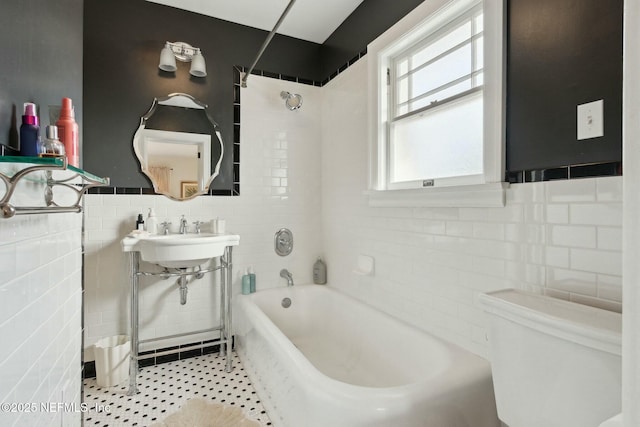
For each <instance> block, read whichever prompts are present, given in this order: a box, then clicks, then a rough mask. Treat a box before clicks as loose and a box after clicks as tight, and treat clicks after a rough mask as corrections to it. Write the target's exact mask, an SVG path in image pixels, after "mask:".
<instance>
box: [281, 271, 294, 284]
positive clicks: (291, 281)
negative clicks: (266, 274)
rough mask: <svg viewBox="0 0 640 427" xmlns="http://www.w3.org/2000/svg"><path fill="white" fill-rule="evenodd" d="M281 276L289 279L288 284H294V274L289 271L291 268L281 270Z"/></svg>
mask: <svg viewBox="0 0 640 427" xmlns="http://www.w3.org/2000/svg"><path fill="white" fill-rule="evenodd" d="M280 277H282V278H284V279H287V286H293V276H292V275H291V273H289V270H287V269H286V268H283V269H282V270H280Z"/></svg>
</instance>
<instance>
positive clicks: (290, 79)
mask: <svg viewBox="0 0 640 427" xmlns="http://www.w3.org/2000/svg"><path fill="white" fill-rule="evenodd" d="M366 54H367V49H364V50H363V51H362V52H360V53H358V54H357V55H355V56H354V57H353V58H351V59H350V60H349V61H347V62H345V63H344V64H343V65H342V66H341V67H339V68H338V69H337V70H335V71H333V72H332V73H331V74H330V75H329V77H327V78H325V79H322V80H312V79H305V78H302V77H295V76H289V75H286V74H279V73H273V72H271V71H266V70H257V69H255V68H254V69H253V70H252V71H251V75H252V76H261V77H269V78H272V79H277V80H285V81H288V82H294V83H300V84H303V85H308V86H318V87H322V86H324V85H326V84H327V83H329V82H330V81H331V80H333V79H334V78H336V77H337V76H338V75H339V74H340V73H342V72H344V71H345V70H346V69H347V68H349V67H350V66H352V65H353V64H355V63H356V62H358V60H359V59H360V58H362V57H363V56H365V55H366ZM235 68H236V69H237V70H238V71H239V72H240V73H245V72H247V69H248V68H247V67H242V66H237V67H235ZM237 81H238V83H237V84H238V85H239V80H237Z"/></svg>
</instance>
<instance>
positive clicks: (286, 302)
mask: <svg viewBox="0 0 640 427" xmlns="http://www.w3.org/2000/svg"><path fill="white" fill-rule="evenodd" d="M282 306H283V307H284V308H289V307H291V298H282Z"/></svg>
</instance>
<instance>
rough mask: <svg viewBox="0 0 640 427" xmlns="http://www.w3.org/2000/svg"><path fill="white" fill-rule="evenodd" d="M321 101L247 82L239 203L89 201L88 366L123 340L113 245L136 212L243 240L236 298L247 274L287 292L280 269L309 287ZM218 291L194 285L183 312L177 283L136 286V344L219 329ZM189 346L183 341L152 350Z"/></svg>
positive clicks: (123, 288) (118, 258)
mask: <svg viewBox="0 0 640 427" xmlns="http://www.w3.org/2000/svg"><path fill="white" fill-rule="evenodd" d="M281 91H288V92H291V93H299V94H301V95H302V97H303V98H304V104H303V107H302V108H301V109H299V110H296V111H289V110H287V109H286V108H285V105H284V101H283V100H282V98H280V92H281ZM320 93H321V88H319V87H314V86H309V85H304V84H298V83H293V82H288V81H282V80H276V79H270V78H266V77H262V76H251V80H250V84H249V87H248V88H246V89H241V91H240V97H241V103H240V105H241V112H240V116H241V118H242V133H241V144H240V146H239V147H240V148H239V149H240V151H241V153H242V163H241V166H240V182H242V192H241V194H240V196H237V197H216V196H211V197H198V198H196V199H193V200H190V201H187V202H175V201H173V200H170V199H168V198H166V197H164V196H155V195H106V196H104V195H99V194H91V195H88V196H86V200H85V205H86V210H85V240H84V244H85V289H86V293H85V323H86V329H85V343H84V345H85V360H88V361H90V360H93V359H94V355H93V344H94V343H95V342H96V341H97V340H98V339H100V338H101V337H104V336H109V335H116V334H126V333H128V332H127V331H128V328H129V317H128V312H129V309H128V307H129V278H128V276H127V268H128V264H127V257H126V256H125V255H124V254H123V253H122V251H121V247H120V241H121V239H122V238H123V237H124V236H126V235H127V234H128V233H129V232H130V231H131V230H132V229H133V228H134V225H135V219H136V217H137V215H138V213H142V214H144V215H145V216H146V214H147V212H148V208H150V207H153V208H154V210H155V212H156V215H157V216H158V219H159V220H160V222H162V221H165V220H166V221H170V222H171V223H172V225H171V227H172V231H173V232H176V231H177V227H178V224H179V220H180V216H181V215H183V214H184V215H185V217H186V218H187V220H188V221H189V223H192V222H193V221H196V220H200V221H206V222H207V224H206V226H205V228H206V227H209V226H210V221H211V220H212V219H214V218H223V219H225V220H226V228H227V230H228V231H229V232H232V233H237V234H239V235H240V245H239V246H237V247H235V248H234V249H233V261H234V265H233V269H234V276H233V280H234V283H233V287H234V293H239V292H240V276H241V275H242V274H243V272H244V271H245V270H246V269H247V268H248V267H249V266H252V267H253V269H254V270H255V272H256V276H257V288H258V289H267V288H271V287H277V286H283V285H285V284H286V282H285V281H284V279H282V278H280V276H279V271H280V269H282V268H287V269H289V271H291V273H292V274H293V278H294V280H295V282H296V283H310V282H311V281H312V276H311V273H312V267H313V263H314V261H315V259H316V257H317V256H319V255H321V252H320V245H321V242H320V240H319V236H320V210H321V209H320V199H321V192H320V162H319V158H320V155H321V146H320V144H321V139H320V135H321V129H320V125H321V123H320V121H319V119H318V117H319V115H320V111H321V107H320V103H321V96H320ZM282 227H287V228H289V229H291V231H292V232H293V234H294V250H293V253H292V254H291V255H289V256H287V257H279V256H278V255H276V254H275V252H274V250H273V238H274V234H275V232H276V231H278V230H279V229H280V228H282ZM0 256H2V255H1V254H0ZM6 256H11V254H7V255H6ZM145 267H146V268H154V267H153V266H150V265H145ZM218 282H219V275H218V274H215V273H213V274H208V275H206V276H205V278H203V279H201V280H197V281H195V282H193V283H191V284H190V285H189V293H188V298H187V304H186V305H184V306H181V305H180V301H179V293H178V290H177V286H176V285H175V279H169V280H152V279H151V278H144V279H142V280H141V290H140V298H141V304H140V307H141V314H140V316H141V324H142V327H141V338H143V339H144V338H150V337H152V336H161V335H168V334H173V333H180V332H188V331H191V330H200V329H204V328H208V327H211V326H215V325H217V324H218V323H219V321H218V316H219V313H218V308H219V301H218V296H217V295H218V294H217V289H218V288H217V284H218ZM193 341H194V338H193V337H186V338H184V339H182V340H175V341H169V342H163V343H157V344H155V345H154V347H168V346H170V345H176V344H180V343H184V342H193ZM149 348H150V347H149ZM143 349H147V347H144V346H143Z"/></svg>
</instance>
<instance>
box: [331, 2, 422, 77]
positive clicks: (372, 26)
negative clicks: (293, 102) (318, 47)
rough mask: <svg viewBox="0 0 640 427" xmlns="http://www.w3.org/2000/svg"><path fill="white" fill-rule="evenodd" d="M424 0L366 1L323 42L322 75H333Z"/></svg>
mask: <svg viewBox="0 0 640 427" xmlns="http://www.w3.org/2000/svg"><path fill="white" fill-rule="evenodd" d="M422 2H423V0H393V1H389V0H365V1H363V2H362V3H361V4H360V6H358V7H357V8H356V9H355V10H354V11H353V12H352V13H351V15H349V16H348V17H347V19H345V21H344V22H343V23H342V24H341V25H340V26H339V27H338V28H337V29H336V30H335V31H334V32H333V34H331V35H330V36H329V37H328V38H327V40H325V42H324V44H323V45H322V74H323V77H327V76H330V75H331V74H332V73H334V72H336V71H337V70H338V69H340V67H342V66H343V65H345V64H346V63H347V61H349V60H350V59H352V58H353V57H354V55H355V54H357V53H358V52H360V51H362V50H364V49H366V47H367V45H368V44H369V43H370V42H372V41H373V40H375V39H376V38H377V37H378V36H379V35H380V34H382V33H384V32H385V31H386V30H388V29H389V28H391V27H392V26H393V24H395V23H396V22H398V21H399V20H400V19H402V18H403V17H404V16H405V15H406V14H407V13H409V12H411V11H412V10H413V9H415V8H416V7H417V6H418V5H419V4H420V3H422Z"/></svg>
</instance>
